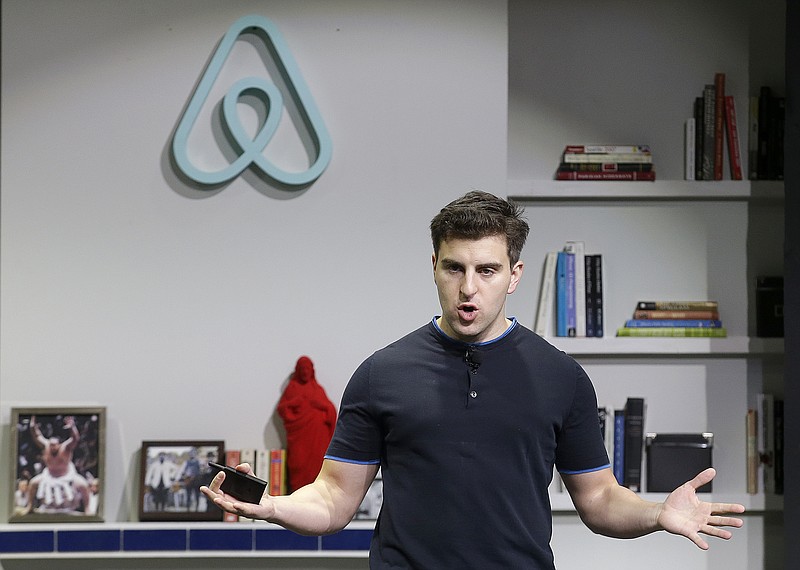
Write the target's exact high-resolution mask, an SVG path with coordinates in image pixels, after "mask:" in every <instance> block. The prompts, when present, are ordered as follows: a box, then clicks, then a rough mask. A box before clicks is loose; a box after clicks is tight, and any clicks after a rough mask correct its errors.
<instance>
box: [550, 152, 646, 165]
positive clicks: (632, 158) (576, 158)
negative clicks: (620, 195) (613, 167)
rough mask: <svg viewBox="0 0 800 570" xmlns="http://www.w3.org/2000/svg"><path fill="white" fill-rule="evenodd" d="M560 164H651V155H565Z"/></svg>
mask: <svg viewBox="0 0 800 570" xmlns="http://www.w3.org/2000/svg"><path fill="white" fill-rule="evenodd" d="M561 162H566V163H573V162H599V163H608V162H641V163H645V164H647V163H651V162H653V155H651V154H627V153H622V152H617V153H613V154H565V155H564V156H563V157H562V159H561Z"/></svg>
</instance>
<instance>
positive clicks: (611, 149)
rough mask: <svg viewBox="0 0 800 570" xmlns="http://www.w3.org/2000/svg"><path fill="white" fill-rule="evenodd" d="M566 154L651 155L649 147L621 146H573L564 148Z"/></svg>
mask: <svg viewBox="0 0 800 570" xmlns="http://www.w3.org/2000/svg"><path fill="white" fill-rule="evenodd" d="M564 153H565V154H650V147H649V146H648V145H620V144H586V145H582V144H571V145H567V146H566V147H565V148H564Z"/></svg>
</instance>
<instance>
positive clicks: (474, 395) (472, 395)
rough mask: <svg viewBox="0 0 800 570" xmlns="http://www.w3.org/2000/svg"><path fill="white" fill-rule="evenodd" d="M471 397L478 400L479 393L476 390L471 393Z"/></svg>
mask: <svg viewBox="0 0 800 570" xmlns="http://www.w3.org/2000/svg"><path fill="white" fill-rule="evenodd" d="M469 395H470V397H471V398H477V397H478V393H477V392H476V391H475V390H472V391H471V392H470V393H469Z"/></svg>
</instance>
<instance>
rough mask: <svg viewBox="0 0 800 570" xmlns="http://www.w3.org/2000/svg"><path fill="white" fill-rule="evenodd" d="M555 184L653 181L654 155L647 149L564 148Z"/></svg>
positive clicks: (583, 146) (571, 146)
mask: <svg viewBox="0 0 800 570" xmlns="http://www.w3.org/2000/svg"><path fill="white" fill-rule="evenodd" d="M555 178H556V180H619V181H627V180H630V181H653V180H655V179H656V173H655V170H654V169H653V155H652V153H651V151H650V147H649V146H646V145H567V146H566V147H565V148H564V152H563V154H562V155H561V162H560V163H559V165H558V170H556V176H555Z"/></svg>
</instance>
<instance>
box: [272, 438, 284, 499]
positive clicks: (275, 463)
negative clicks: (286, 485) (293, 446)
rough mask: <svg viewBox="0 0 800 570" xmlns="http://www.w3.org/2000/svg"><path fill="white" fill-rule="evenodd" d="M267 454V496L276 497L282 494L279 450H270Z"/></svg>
mask: <svg viewBox="0 0 800 570" xmlns="http://www.w3.org/2000/svg"><path fill="white" fill-rule="evenodd" d="M269 453H270V458H269V494H270V495H272V496H273V497H278V496H280V495H283V494H284V493H282V492H281V486H282V482H281V469H282V466H281V460H282V457H281V450H280V449H271V450H270V452H269Z"/></svg>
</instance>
